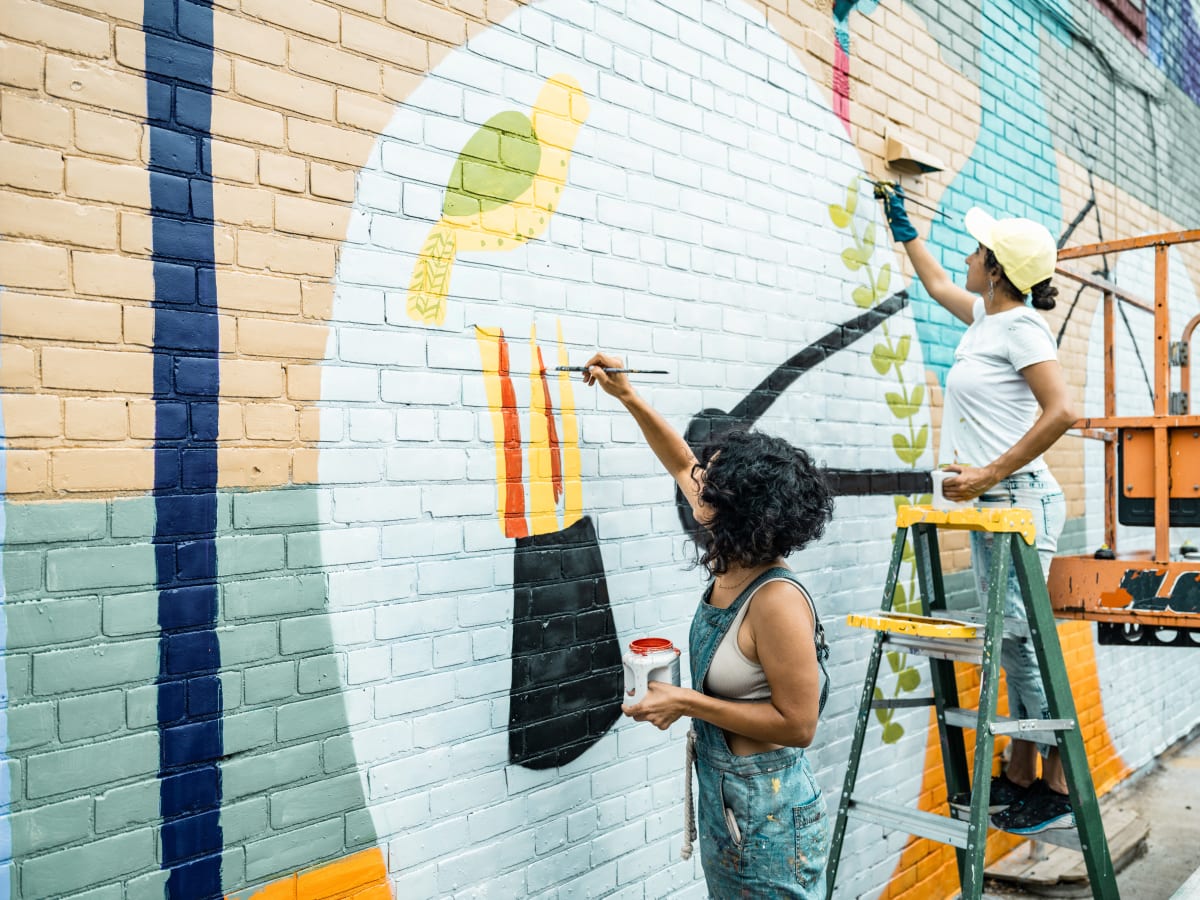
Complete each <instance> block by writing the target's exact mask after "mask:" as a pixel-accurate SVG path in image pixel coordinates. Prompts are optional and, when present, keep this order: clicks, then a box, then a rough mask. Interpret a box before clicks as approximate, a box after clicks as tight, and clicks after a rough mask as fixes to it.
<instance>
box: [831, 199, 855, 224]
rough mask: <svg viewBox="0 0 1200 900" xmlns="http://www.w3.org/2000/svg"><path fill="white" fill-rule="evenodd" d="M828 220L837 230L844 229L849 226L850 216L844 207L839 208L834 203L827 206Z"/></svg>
mask: <svg viewBox="0 0 1200 900" xmlns="http://www.w3.org/2000/svg"><path fill="white" fill-rule="evenodd" d="M829 218H830V219H831V220H832V221H833V224H834V225H836V226H837V227H838V228H845V227H846V226H847V225H849V224H850V220H851V218H853V217H852V215H851V214H850V212H849V211H847V209H846V208H845V207H844V206H839V205H838V204H836V203H830V204H829Z"/></svg>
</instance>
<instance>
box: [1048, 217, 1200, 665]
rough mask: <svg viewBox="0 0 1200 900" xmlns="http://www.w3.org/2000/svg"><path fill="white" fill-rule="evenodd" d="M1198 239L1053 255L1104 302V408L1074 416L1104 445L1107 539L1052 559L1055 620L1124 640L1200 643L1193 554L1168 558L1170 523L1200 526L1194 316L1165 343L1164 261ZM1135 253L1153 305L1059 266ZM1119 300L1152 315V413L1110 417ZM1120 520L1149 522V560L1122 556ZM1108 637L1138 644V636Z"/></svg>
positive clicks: (1199, 582) (1144, 241)
mask: <svg viewBox="0 0 1200 900" xmlns="http://www.w3.org/2000/svg"><path fill="white" fill-rule="evenodd" d="M1197 242H1200V229H1195V230H1189V231H1176V232H1167V233H1163V234H1153V235H1147V236H1144V237H1138V238H1128V239H1124V240H1116V241H1103V242H1101V243H1097V244H1087V245H1084V246H1079V247H1070V248H1066V249H1063V250H1060V251H1059V254H1058V259H1059V266H1058V269H1057V271H1058V274H1059V275H1062V276H1064V277H1066V278H1070V279H1073V280H1075V281H1077V282H1079V283H1081V284H1084V285H1086V286H1088V287H1091V288H1094V289H1096V290H1098V291H1100V292H1101V293H1102V294H1103V298H1104V299H1103V306H1102V314H1103V323H1104V414H1103V415H1102V416H1089V417H1085V418H1082V419H1080V420H1078V421H1077V422H1076V423H1075V430H1076V432H1077V433H1078V434H1079V435H1081V436H1083V437H1087V438H1093V439H1099V440H1102V441H1103V442H1104V542H1105V544H1106V545H1107V548H1108V549H1107V552H1102V553H1097V554H1096V555H1086V556H1060V557H1056V558H1055V560H1054V563H1053V564H1052V566H1051V569H1050V578H1049V589H1050V597H1051V600H1052V603H1053V605H1054V611H1055V614H1056V615H1057V616H1060V617H1064V618H1079V619H1090V620H1094V621H1099V622H1102V623H1108V625H1109V626H1110V628H1109V631H1110V632H1111V631H1112V630H1113V629H1114V628H1115V629H1116V630H1118V631H1122V630H1123V632H1124V633H1125V634H1126V635H1127V636H1128V635H1134V634H1137V632H1139V629H1142V628H1144V627H1145V626H1157V627H1159V628H1165V629H1173V630H1179V631H1180V636H1181V637H1180V639H1179V640H1177V641H1176V642H1177V643H1181V644H1186V645H1191V646H1200V630H1197V631H1194V632H1189V631H1188V629H1200V559H1197V560H1194V561H1193V560H1186V559H1185V560H1172V558H1171V551H1170V528H1171V526H1172V525H1175V526H1181V525H1184V526H1186V525H1200V416H1196V415H1191V412H1190V398H1189V395H1188V387H1189V382H1188V380H1187V379H1188V378H1189V377H1190V367H1189V362H1190V347H1189V343H1190V340H1191V336H1192V332H1193V331H1194V330H1195V328H1196V327H1197V324H1200V315H1198V316H1196V317H1195V318H1194V319H1192V321H1190V322H1189V323H1188V325H1187V327H1186V328H1185V329H1184V331H1183V334H1182V336H1181V338H1180V340H1178V341H1175V342H1172V340H1171V322H1170V312H1169V307H1168V266H1167V264H1168V252H1169V250H1170V248H1171V247H1173V246H1176V245H1180V244H1189V243H1197ZM1141 249H1153V251H1154V300H1153V302H1152V303H1151V302H1149V301H1147V300H1144V299H1143V298H1141V297H1138V296H1136V295H1134V294H1131V293H1130V292H1128V291H1126V290H1124V289H1123V288H1121V287H1119V286H1118V285H1116V284H1113V283H1112V282H1110V281H1107V280H1104V279H1101V278H1098V277H1096V276H1094V275H1084V274H1081V273H1079V272H1075V271H1073V270H1072V269H1071V268H1070V267H1069V266H1066V265H1063V263H1064V262H1067V261H1069V260H1073V259H1084V258H1087V257H1092V256H1099V255H1102V254H1115V253H1120V252H1123V251H1128V250H1141ZM1118 302H1121V303H1126V304H1128V305H1131V306H1133V307H1135V308H1138V309H1141V310H1144V311H1147V312H1152V313H1153V315H1154V412H1153V414H1152V415H1149V416H1119V415H1117V409H1116V402H1117V400H1116V398H1117V391H1116V387H1117V368H1116V360H1115V354H1114V344H1115V327H1114V310H1115V307H1116V304H1117V303H1118ZM1172 368H1178V369H1180V374H1181V384H1180V390H1179V391H1174V392H1173V391H1172V390H1171V370H1172ZM1118 522H1120V524H1122V525H1143V526H1153V528H1154V552H1153V557H1152V558H1151V559H1145V558H1133V557H1132V556H1123V555H1122V554H1121V552H1120V549H1119V548H1118V545H1117V524H1118ZM1143 557H1144V554H1143ZM1130 626H1137V627H1134V628H1132V629H1131V628H1130ZM1104 630H1105V629H1104V628H1103V627H1102V632H1103V631H1104ZM1110 636H1111V635H1110ZM1193 636H1195V637H1193ZM1115 642H1118V643H1129V642H1133V643H1137V642H1142V641H1141V640H1140V637H1139V638H1135V639H1129V640H1117V641H1115ZM1146 642H1147V643H1152V641H1146Z"/></svg>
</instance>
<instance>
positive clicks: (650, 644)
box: [629, 638, 675, 656]
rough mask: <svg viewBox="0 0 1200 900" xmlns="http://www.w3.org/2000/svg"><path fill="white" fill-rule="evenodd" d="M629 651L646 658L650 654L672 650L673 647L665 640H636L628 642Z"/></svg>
mask: <svg viewBox="0 0 1200 900" xmlns="http://www.w3.org/2000/svg"><path fill="white" fill-rule="evenodd" d="M629 649H630V650H632V651H633V652H634V653H640V654H642V655H643V656H648V655H649V654H651V653H660V652H662V651H663V650H674V649H675V645H674V644H672V643H671V642H670V641H668V640H667V639H666V638H638V639H637V640H636V641H630V642H629Z"/></svg>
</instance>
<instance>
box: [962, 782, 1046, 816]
mask: <svg viewBox="0 0 1200 900" xmlns="http://www.w3.org/2000/svg"><path fill="white" fill-rule="evenodd" d="M1027 793H1029V788H1027V787H1021V785H1019V784H1017V783H1016V782H1015V781H1009V780H1008V776H1006V775H1000V776H999V777H997V778H993V779H992V786H991V790H990V792H989V795H988V815H994V814H996V813H998V812H1004V810H1006V809H1008V808H1009V807H1010V806H1012V805H1013V804H1014V803H1017V802H1019V801H1021V800H1023V799H1024V798H1025V795H1026V794H1027ZM950 814H951V815H952V816H954V818H956V819H967V818H970V815H971V795H970V794H969V793H962V794H955V795H954V796H953V797H951V798H950Z"/></svg>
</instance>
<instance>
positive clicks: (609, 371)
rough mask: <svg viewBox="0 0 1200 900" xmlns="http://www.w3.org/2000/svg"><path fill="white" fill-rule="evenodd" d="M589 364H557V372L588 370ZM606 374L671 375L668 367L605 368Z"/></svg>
mask: <svg viewBox="0 0 1200 900" xmlns="http://www.w3.org/2000/svg"><path fill="white" fill-rule="evenodd" d="M588 368H589V367H588V366H555V367H554V371H555V372H586V371H587V370H588ZM604 371H605V373H606V374H608V375H613V374H616V373H618V372H620V373H622V374H626V375H670V374H671V373H670V372H668V371H667V370H666V369H605V370H604Z"/></svg>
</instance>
